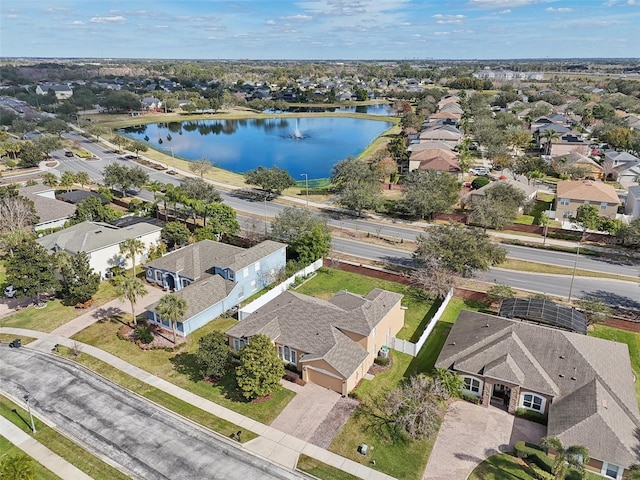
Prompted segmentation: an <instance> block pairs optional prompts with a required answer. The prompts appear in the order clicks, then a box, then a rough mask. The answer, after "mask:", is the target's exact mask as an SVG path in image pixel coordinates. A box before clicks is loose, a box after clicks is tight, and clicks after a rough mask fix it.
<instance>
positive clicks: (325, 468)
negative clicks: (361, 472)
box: [297, 454, 358, 480]
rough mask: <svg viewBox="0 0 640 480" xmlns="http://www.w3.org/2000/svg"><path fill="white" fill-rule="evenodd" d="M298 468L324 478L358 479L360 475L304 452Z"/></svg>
mask: <svg viewBox="0 0 640 480" xmlns="http://www.w3.org/2000/svg"><path fill="white" fill-rule="evenodd" d="M297 468H298V470H302V471H303V472H306V473H309V474H311V475H313V476H314V477H317V478H321V479H323V480H358V477H356V476H355V475H351V474H350V473H347V472H344V471H342V470H339V469H337V468H335V467H332V466H331V465H327V464H326V463H322V462H321V461H320V460H316V459H315V458H311V457H308V456H307V455H304V454H301V455H300V458H299V459H298V465H297Z"/></svg>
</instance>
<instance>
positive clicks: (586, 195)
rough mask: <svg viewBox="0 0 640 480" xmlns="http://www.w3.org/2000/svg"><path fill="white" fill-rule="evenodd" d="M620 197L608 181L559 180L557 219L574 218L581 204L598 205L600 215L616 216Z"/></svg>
mask: <svg viewBox="0 0 640 480" xmlns="http://www.w3.org/2000/svg"><path fill="white" fill-rule="evenodd" d="M619 204H620V199H619V198H618V194H617V193H616V190H615V189H614V188H613V187H612V186H611V185H607V184H606V183H602V182H594V181H592V180H564V181H560V182H558V189H557V192H556V219H557V220H567V219H570V218H574V217H575V216H576V213H577V211H578V207H579V206H580V205H596V206H597V207H598V208H599V209H600V216H602V217H606V218H616V213H617V212H618V205H619Z"/></svg>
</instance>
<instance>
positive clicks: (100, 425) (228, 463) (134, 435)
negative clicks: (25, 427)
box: [0, 344, 305, 480]
mask: <svg viewBox="0 0 640 480" xmlns="http://www.w3.org/2000/svg"><path fill="white" fill-rule="evenodd" d="M0 391H3V392H5V393H8V394H10V395H11V396H13V397H14V398H17V399H22V398H23V397H24V395H25V394H26V393H27V392H28V393H29V394H30V396H31V400H30V404H31V408H32V410H33V411H34V412H36V413H37V415H39V416H42V417H44V418H46V419H47V420H49V421H50V422H53V423H54V424H55V425H56V429H58V430H60V431H62V432H64V433H65V434H67V435H69V436H70V437H71V438H74V439H77V440H78V441H79V443H80V444H81V445H82V444H84V445H87V446H89V448H90V450H92V451H94V452H97V453H99V454H100V455H101V456H103V457H107V458H108V459H110V461H111V463H115V464H117V465H120V466H121V467H122V468H123V469H124V471H125V472H127V474H128V475H130V476H132V477H133V478H140V479H145V480H156V479H157V480H175V479H194V480H195V479H219V480H253V479H266V480H276V479H279V480H293V479H301V478H305V477H302V476H300V475H299V474H297V473H295V472H292V471H289V470H285V469H284V468H281V467H279V466H276V465H274V464H271V463H270V462H268V461H266V460H263V459H260V458H258V457H255V456H253V455H251V454H250V453H248V452H246V451H245V450H243V449H242V448H240V447H238V446H236V445H234V444H232V443H231V442H228V441H226V440H225V439H222V438H220V437H219V436H217V435H214V434H213V433H211V432H208V431H207V430H205V429H203V428H201V427H199V426H197V425H196V424H193V423H190V422H187V421H186V420H183V419H181V418H178V417H176V416H174V415H173V414H170V413H168V412H167V411H165V410H162V409H160V408H159V407H156V406H155V405H153V404H151V403H149V402H147V401H146V400H144V399H143V398H141V397H137V396H134V395H132V394H130V393H129V392H127V391H126V390H124V389H122V388H120V387H118V386H116V385H114V384H112V383H110V382H108V381H106V380H104V379H102V378H101V377H99V376H97V375H95V374H94V373H92V372H89V371H87V370H84V369H81V368H78V367H77V366H75V365H73V364H71V363H70V362H66V361H64V360H63V359H61V358H59V357H55V356H52V355H47V354H43V353H39V352H34V351H30V350H28V349H25V348H21V349H13V348H9V347H8V345H7V344H2V345H0ZM23 420H25V421H27V422H28V419H23ZM36 438H37V437H36Z"/></svg>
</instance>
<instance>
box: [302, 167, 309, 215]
mask: <svg viewBox="0 0 640 480" xmlns="http://www.w3.org/2000/svg"><path fill="white" fill-rule="evenodd" d="M303 175H304V183H305V186H306V187H307V209H309V175H308V174H306V173H301V174H300V176H301V177H302V176H303Z"/></svg>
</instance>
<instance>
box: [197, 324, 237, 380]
mask: <svg viewBox="0 0 640 480" xmlns="http://www.w3.org/2000/svg"><path fill="white" fill-rule="evenodd" d="M231 361H232V350H231V348H230V347H229V338H228V337H227V336H226V335H225V334H224V333H223V332H220V331H219V330H215V331H213V332H211V333H208V334H206V335H205V336H203V337H202V338H200V340H198V349H197V350H196V362H197V364H198V367H200V371H201V372H202V375H203V376H204V377H205V378H208V377H209V378H216V379H217V378H222V377H224V375H225V374H226V373H227V372H228V371H229V369H230V368H231Z"/></svg>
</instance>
